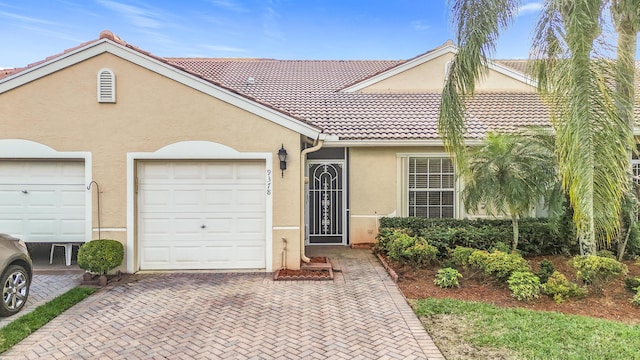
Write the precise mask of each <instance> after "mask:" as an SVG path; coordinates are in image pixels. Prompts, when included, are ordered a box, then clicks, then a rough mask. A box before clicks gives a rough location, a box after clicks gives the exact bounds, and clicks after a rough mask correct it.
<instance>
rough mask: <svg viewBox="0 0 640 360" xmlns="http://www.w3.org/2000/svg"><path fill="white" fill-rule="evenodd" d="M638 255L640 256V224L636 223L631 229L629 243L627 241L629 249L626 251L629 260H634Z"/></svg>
mask: <svg viewBox="0 0 640 360" xmlns="http://www.w3.org/2000/svg"><path fill="white" fill-rule="evenodd" d="M638 255H640V222H636V223H635V224H633V226H632V227H631V233H630V234H629V241H627V248H626V250H625V257H626V258H628V259H633V258H634V257H635V256H638Z"/></svg>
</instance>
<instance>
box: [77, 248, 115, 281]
mask: <svg viewBox="0 0 640 360" xmlns="http://www.w3.org/2000/svg"><path fill="white" fill-rule="evenodd" d="M123 259H124V247H123V246H122V243H121V242H119V241H116V240H109V239H100V240H92V241H89V242H88V243H85V244H83V245H82V246H81V247H80V249H79V250H78V266H79V267H80V268H81V269H83V270H85V271H86V272H87V273H89V274H93V275H98V276H100V285H103V286H104V285H106V283H107V276H106V275H107V273H108V272H109V271H110V270H113V269H115V268H117V267H118V266H120V264H122V260H123Z"/></svg>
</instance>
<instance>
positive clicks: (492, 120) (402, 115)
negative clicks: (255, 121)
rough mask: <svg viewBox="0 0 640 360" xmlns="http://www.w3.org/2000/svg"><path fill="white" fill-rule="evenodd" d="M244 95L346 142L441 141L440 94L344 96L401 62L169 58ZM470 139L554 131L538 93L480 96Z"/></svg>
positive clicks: (474, 108)
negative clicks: (543, 128)
mask: <svg viewBox="0 0 640 360" xmlns="http://www.w3.org/2000/svg"><path fill="white" fill-rule="evenodd" d="M167 61H168V62H169V63H172V64H176V65H179V66H181V67H184V68H186V69H189V70H191V71H193V72H197V73H200V74H202V75H203V76H204V77H205V78H207V79H211V80H212V81H214V82H220V83H222V84H224V85H225V86H228V87H231V88H233V89H235V90H237V91H239V92H242V93H245V94H247V95H250V96H252V97H255V98H257V99H261V100H262V101H264V102H266V103H268V104H272V105H273V107H275V108H277V109H281V110H284V111H286V112H288V113H290V114H292V115H295V116H297V117H299V118H303V119H307V120H308V121H309V122H311V123H312V124H315V125H316V126H318V127H320V128H322V129H324V131H325V132H327V133H329V134H333V135H338V136H339V137H340V139H342V140H385V139H386V140H419V139H437V138H438V137H439V136H438V131H437V121H438V111H439V107H440V94H439V93H346V92H340V91H339V90H340V89H342V88H344V87H345V86H347V85H350V84H352V83H354V82H356V81H358V80H361V79H364V78H367V77H370V76H372V75H375V74H377V73H379V72H381V71H385V70H387V69H390V68H392V67H395V66H397V65H398V64H401V63H402V61H372V60H353V61H309V60H307V61H295V60H273V59H242V60H238V59H185V58H167ZM468 111H469V120H468V124H467V129H468V133H467V136H468V137H469V138H479V137H483V136H484V135H485V134H486V132H487V131H488V130H497V131H516V130H518V129H520V128H522V127H523V126H529V125H549V122H548V113H547V111H546V109H545V108H544V106H543V104H542V102H541V101H540V99H539V97H538V96H537V95H536V94H535V93H480V94H478V95H477V96H476V97H475V99H474V101H473V102H472V103H471V104H470V106H469V108H468Z"/></svg>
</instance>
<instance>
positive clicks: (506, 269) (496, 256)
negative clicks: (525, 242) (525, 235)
mask: <svg viewBox="0 0 640 360" xmlns="http://www.w3.org/2000/svg"><path fill="white" fill-rule="evenodd" d="M469 263H470V264H471V266H473V267H476V268H478V269H479V270H483V271H484V273H485V274H487V275H488V276H490V277H492V278H494V279H496V280H498V281H506V280H507V279H508V278H509V276H511V274H512V273H514V272H517V271H521V272H525V271H531V267H530V266H529V263H528V262H527V261H526V260H525V259H523V258H522V256H520V255H518V254H509V253H505V252H502V251H494V252H491V253H490V252H486V251H483V250H478V251H474V252H473V253H472V254H471V256H470V257H469Z"/></svg>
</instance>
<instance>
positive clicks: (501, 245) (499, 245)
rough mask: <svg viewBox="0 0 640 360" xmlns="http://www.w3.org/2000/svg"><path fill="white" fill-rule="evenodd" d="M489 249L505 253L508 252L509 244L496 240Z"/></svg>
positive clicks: (509, 250) (509, 249)
mask: <svg viewBox="0 0 640 360" xmlns="http://www.w3.org/2000/svg"><path fill="white" fill-rule="evenodd" d="M491 251H502V252H505V253H510V252H511V246H509V245H507V244H505V243H503V242H502V241H498V242H496V243H494V244H493V245H492V246H491Z"/></svg>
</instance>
